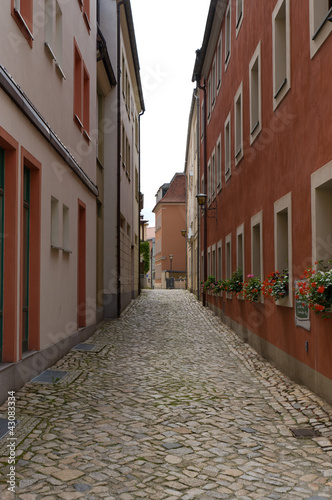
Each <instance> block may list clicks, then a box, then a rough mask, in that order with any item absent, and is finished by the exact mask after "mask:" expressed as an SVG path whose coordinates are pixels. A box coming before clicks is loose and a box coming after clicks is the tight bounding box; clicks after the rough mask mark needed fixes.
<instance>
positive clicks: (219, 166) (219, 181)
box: [216, 134, 222, 193]
mask: <svg viewBox="0 0 332 500" xmlns="http://www.w3.org/2000/svg"><path fill="white" fill-rule="evenodd" d="M218 151H219V153H218ZM216 172H217V193H219V191H221V189H222V149H221V134H220V135H219V137H218V140H217V146H216Z"/></svg>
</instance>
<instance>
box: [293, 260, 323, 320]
mask: <svg viewBox="0 0 332 500" xmlns="http://www.w3.org/2000/svg"><path fill="white" fill-rule="evenodd" d="M315 264H316V265H317V266H318V267H320V269H317V270H316V269H314V268H313V267H309V268H308V269H306V271H305V272H304V275H303V276H301V277H300V279H301V280H302V281H300V282H299V283H298V285H297V288H296V290H295V298H296V299H297V300H302V301H303V303H304V304H307V305H308V306H309V307H310V309H312V310H313V311H314V312H315V313H317V314H321V316H322V317H323V318H324V319H328V318H330V317H331V316H330V314H329V312H330V309H331V307H332V269H328V268H327V266H324V265H323V263H322V262H321V261H319V262H315Z"/></svg>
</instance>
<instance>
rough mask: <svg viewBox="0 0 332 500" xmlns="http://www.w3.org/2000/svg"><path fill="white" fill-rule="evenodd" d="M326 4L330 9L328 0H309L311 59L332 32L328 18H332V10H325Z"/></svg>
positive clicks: (331, 25) (331, 24)
mask: <svg viewBox="0 0 332 500" xmlns="http://www.w3.org/2000/svg"><path fill="white" fill-rule="evenodd" d="M324 2H326V7H328V0H318V1H317V0H309V23H310V57H311V59H312V58H313V57H314V55H315V54H316V52H317V51H318V50H319V49H320V47H321V46H322V45H323V43H324V42H325V40H326V39H327V38H328V36H329V35H330V33H331V31H332V23H330V22H328V20H327V18H328V17H331V16H332V8H330V9H329V10H328V9H327V10H326V15H324V14H325V12H324V11H325V9H324Z"/></svg>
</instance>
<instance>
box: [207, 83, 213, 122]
mask: <svg viewBox="0 0 332 500" xmlns="http://www.w3.org/2000/svg"><path fill="white" fill-rule="evenodd" d="M211 80H212V77H211V75H210V76H209V79H208V88H207V100H208V108H207V120H208V122H209V121H210V119H211V110H212V88H211Z"/></svg>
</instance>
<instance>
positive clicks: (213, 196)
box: [211, 150, 216, 200]
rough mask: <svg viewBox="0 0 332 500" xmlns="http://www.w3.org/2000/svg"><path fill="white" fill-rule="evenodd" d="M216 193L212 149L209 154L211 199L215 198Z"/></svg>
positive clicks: (214, 156)
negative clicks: (210, 154)
mask: <svg viewBox="0 0 332 500" xmlns="http://www.w3.org/2000/svg"><path fill="white" fill-rule="evenodd" d="M215 195H216V155H215V151H214V150H213V153H212V156H211V200H213V199H214V198H215Z"/></svg>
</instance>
